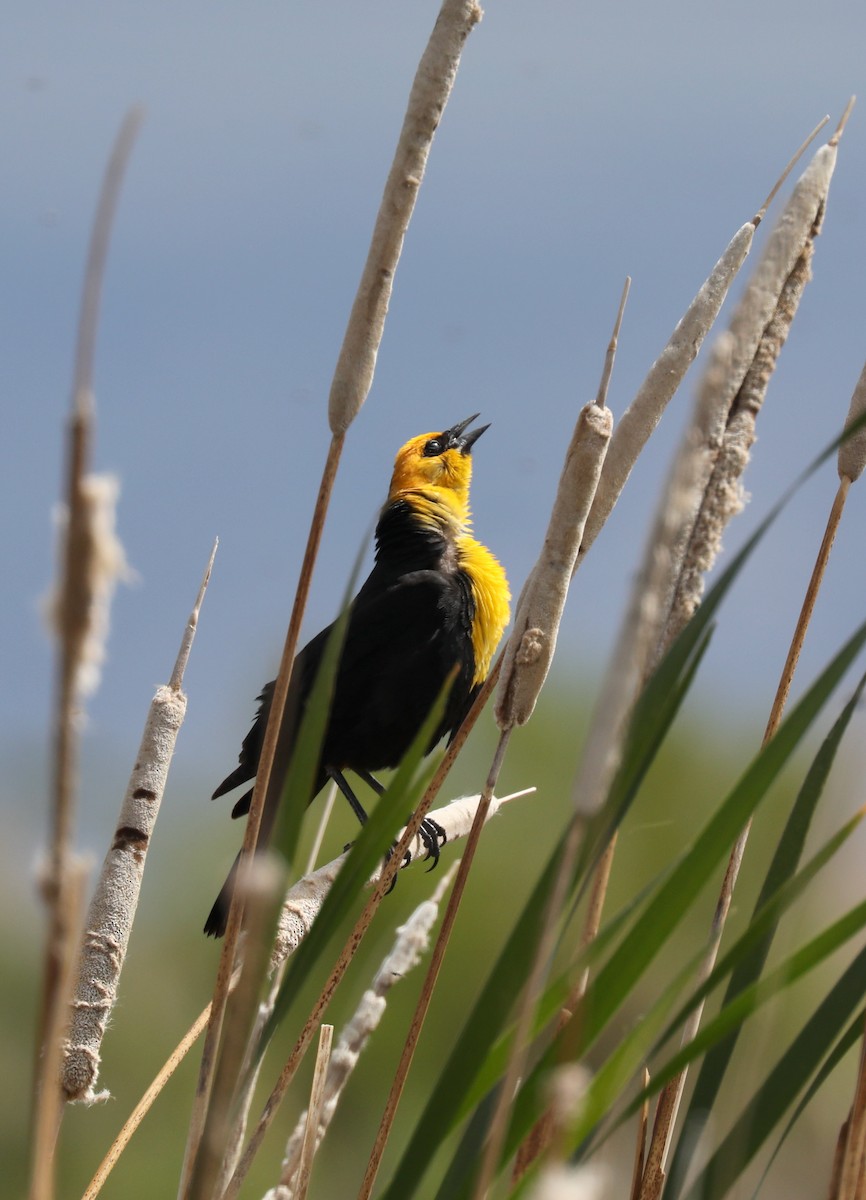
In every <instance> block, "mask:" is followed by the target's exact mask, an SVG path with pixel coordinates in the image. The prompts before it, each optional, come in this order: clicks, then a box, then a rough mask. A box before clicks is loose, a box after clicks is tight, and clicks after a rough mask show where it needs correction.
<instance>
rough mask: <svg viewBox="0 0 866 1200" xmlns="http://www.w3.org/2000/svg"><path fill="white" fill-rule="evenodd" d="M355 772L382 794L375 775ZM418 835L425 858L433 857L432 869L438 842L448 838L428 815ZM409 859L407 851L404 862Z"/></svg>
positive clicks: (437, 852) (378, 793) (437, 860)
mask: <svg viewBox="0 0 866 1200" xmlns="http://www.w3.org/2000/svg"><path fill="white" fill-rule="evenodd" d="M355 774H356V775H357V776H358V778H359V779H361V780H363V782H364V783H366V784H367V786H368V787H371V788H372V789H373V791H374V792H376V793H377V795H379V796H381V795H382V793H383V792H384V790H385V785H384V784H382V783H380V782H379V780H378V779H377V778H376V777H375V775H371V774H370V772H369V771H359V770H356V771H355ZM418 836H419V837H420V838H421V841H422V842H423V843H424V849H425V850H426V851H427V853H426V854H425V855H424V857H425V859H427V858H432V859H433V862H432V863H431V865H430V870H431V871H432V870H433V868H434V867H435V866H436V864H437V863H438V862H439V847H440V843H441V845H443V846H444V845H445V843H446V842H447V840H448V835H447V834H446V832H445V830H444V829H443V828H442V826H441V825H440V824H439V822H438V821H434V820H432V819H431V818H430V817H425V818H424V820H423V821H422V822H421V825H420V826H419V828H418ZM409 861H410V856H409V853H408V851H407V853H406V862H407V863H408V862H409Z"/></svg>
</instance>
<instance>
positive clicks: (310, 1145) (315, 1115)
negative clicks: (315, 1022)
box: [276, 1025, 334, 1200]
mask: <svg viewBox="0 0 866 1200" xmlns="http://www.w3.org/2000/svg"><path fill="white" fill-rule="evenodd" d="M333 1039H334V1026H333V1025H323V1026H322V1028H321V1031H320V1033H319V1049H318V1051H317V1053H316V1065H315V1068H314V1070H313V1083H312V1087H311V1088H310V1103H309V1107H308V1108H307V1115H306V1121H305V1122H304V1130H303V1137H302V1139H301V1153H300V1158H299V1161H298V1165H297V1171H296V1175H297V1179H296V1182H295V1186H294V1190H291V1189H289V1191H288V1195H289V1196H294V1198H295V1200H307V1192H308V1191H309V1188H310V1176H311V1174H312V1169H313V1155H314V1154H315V1152H316V1145H317V1135H318V1131H319V1126H320V1123H321V1118H322V1106H323V1105H324V1102H325V1080H326V1079H327V1076H328V1068H329V1066H330V1063H331V1043H332V1042H333ZM284 1167H285V1164H284ZM285 1175H286V1172H285V1169H284V1171H283V1176H282V1177H281V1179H280V1184H283V1183H284V1182H285V1183H287V1184H288V1183H290V1179H285ZM281 1190H282V1189H281V1188H277V1189H276V1195H279V1193H280V1191H281Z"/></svg>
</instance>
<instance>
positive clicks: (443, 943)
mask: <svg viewBox="0 0 866 1200" xmlns="http://www.w3.org/2000/svg"><path fill="white" fill-rule="evenodd" d="M498 751H499V747H497V753H498ZM502 753H503V754H504V748H503V749H502ZM494 766H495V760H494ZM496 774H497V776H498V769H497V770H496ZM490 775H491V776H492V775H493V768H491V772H490ZM488 784H490V777H488ZM495 786H496V784H495V780H494V782H493V783H492V784H490V797H489V800H488V811H487V812H485V814H484V818H483V819H484V820H486V819H487V816H488V814H489V813H490V812H492V811H494V806H495V805H496V801H495V799H494V797H493V788H494V787H495ZM483 798H484V794H483V793H482V795H481V796H479V797H478V809H477V810H476V815H475V817H474V819H473V821H472V824H471V827H470V830H469V843H470V844H469V845H468V846H467V850H466V854H467V855H469V856H470V858H474V855H475V850H476V848H477V845H478V840H479V838H480V836H481V825H482V823H483V822H481V821H479V819H478V812H479V811H480V810H481V805H482V801H483ZM437 819H438V817H437ZM465 857H466V855H464V858H465ZM457 870H458V874H457V880H456V882H455V885H454V891H453V892H452V893H451V898H450V900H449V902H448V907H447V908H446V911H445V916H444V918H443V920H442V926H441V928H440V930H439V936H438V938H437V939H436V945H435V946H434V948H433V954H432V955H431V958H430V965H429V967H428V968H427V974H426V976H425V978H424V984H423V986H422V988H421V994H420V996H419V997H418V1003H417V1004H416V1006H415V1011H414V1013H413V1014H412V1022H411V1024H410V1026H409V1030H408V1033H407V1034H406V1041H405V1042H404V1044H403V1050H402V1052H401V1054H400V1061H399V1063H398V1064H397V1069H396V1071H395V1072H394V1078H393V1080H392V1082H391V1088H390V1091H389V1092H388V1098H387V1100H386V1101H385V1108H384V1110H383V1112H382V1119H381V1120H380V1122H379V1129H378V1131H377V1133H376V1138H375V1141H374V1142H373V1148H372V1150H371V1151H370V1158H369V1160H368V1162H367V1169H366V1170H365V1172H364V1178H363V1180H362V1181H361V1187H360V1190H359V1192H358V1200H369V1196H370V1195H371V1193H372V1191H373V1187H374V1185H375V1183H376V1176H377V1175H378V1173H379V1167H380V1166H381V1164H382V1157H383V1155H384V1153H385V1147H386V1146H387V1144H388V1138H389V1137H390V1135H391V1129H392V1127H393V1124H394V1118H395V1116H396V1113H397V1106H398V1105H399V1103H400V1098H401V1097H402V1095H403V1089H404V1087H405V1085H406V1079H407V1077H408V1074H409V1068H410V1067H411V1065H412V1060H413V1058H414V1056H415V1048H416V1046H417V1045H418V1039H419V1037H420V1036H421V1030H422V1029H423V1027H424V1021H425V1020H426V1017H427V1012H428V1010H429V1008H430V1000H431V998H432V995H433V989H434V988H435V986H436V981H437V980H438V978H439V971H440V968H441V966H442V960H443V958H444V957H445V951H446V949H447V948H448V943H449V941H450V939H451V933H452V930H453V928H454V922H455V920H456V919H457V911H458V908H459V906H460V900H461V898H462V895H463V891H464V889H465V886H466V879H467V876H468V872H469V868H468V867H466V868H465V869H464V867H463V863H462V861H461V862H460V863H459V865H458V867H457Z"/></svg>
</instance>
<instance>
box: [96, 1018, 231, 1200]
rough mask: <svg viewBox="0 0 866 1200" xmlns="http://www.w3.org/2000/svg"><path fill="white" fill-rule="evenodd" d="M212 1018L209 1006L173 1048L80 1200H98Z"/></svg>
mask: <svg viewBox="0 0 866 1200" xmlns="http://www.w3.org/2000/svg"><path fill="white" fill-rule="evenodd" d="M209 1016H210V1004H208V1005H207V1007H206V1008H205V1009H204V1010H203V1011H202V1012H201V1013H199V1015H198V1017H197V1018H196V1020H195V1021H194V1023H193V1024H192V1025H191V1026H190V1028H189V1029H188V1030H187V1032H186V1033H185V1034H184V1036H183V1038H182V1039H181V1041H180V1042H179V1043H178V1045H177V1046H176V1047H175V1048H174V1050H172V1052H171V1054H170V1055H169V1057H168V1059H167V1060H166V1062H165V1063H164V1064H163V1066H162V1068H161V1069H160V1071H159V1072H158V1074H157V1075H156V1076H155V1077H154V1079H153V1082H152V1083H151V1084H150V1085H149V1086H148V1088H147V1091H146V1092H145V1093H144V1095H143V1096H142V1098H141V1099H140V1100H139V1102H138V1104H137V1105H136V1106H135V1108H134V1109H133V1110H132V1112H131V1113H130V1114H129V1116H128V1117H127V1119H126V1121H125V1122H124V1124H123V1127H122V1128H121V1130H120V1132H119V1133H118V1135H117V1137H116V1138H115V1139H114V1141H113V1142H112V1144H111V1146H110V1147H109V1150H108V1153H107V1154H106V1155H105V1157H104V1158H103V1160H102V1162H101V1163H100V1164H99V1167H98V1168H97V1170H96V1174H95V1175H94V1176H93V1178H92V1179H91V1181H90V1183H89V1184H88V1185H87V1189H86V1191H85V1192H84V1195H83V1196H82V1198H81V1200H96V1197H97V1196H98V1195H99V1193H100V1192H101V1191H102V1188H103V1185H104V1184H105V1181H106V1180H107V1179H108V1176H109V1175H110V1174H111V1172H112V1170H113V1169H114V1167H115V1166H116V1165H117V1162H118V1159H119V1158H120V1156H121V1154H122V1153H123V1152H124V1150H125V1149H126V1147H127V1146H128V1145H129V1143H130V1141H131V1140H132V1135H133V1134H134V1133H135V1131H136V1130H137V1129H138V1127H139V1125H140V1124H141V1122H142V1121H143V1120H144V1118H145V1117H146V1116H147V1114H148V1113H149V1112H150V1110H151V1108H152V1107H153V1104H154V1102H155V1101H156V1099H157V1098H158V1097H159V1096H160V1095H161V1093H162V1090H163V1088H164V1087H165V1085H166V1084H167V1083H168V1081H169V1079H171V1077H172V1075H173V1074H174V1073H175V1071H176V1070H177V1068H178V1067H179V1066H180V1064H181V1063H182V1062H183V1060H184V1059H185V1058H186V1056H187V1054H188V1053H189V1051H190V1050H191V1049H192V1047H193V1046H194V1045H195V1043H196V1042H197V1041H198V1039H199V1037H200V1036H201V1035H202V1033H203V1032H204V1029H205V1027H206V1025H207V1022H208V1017H209Z"/></svg>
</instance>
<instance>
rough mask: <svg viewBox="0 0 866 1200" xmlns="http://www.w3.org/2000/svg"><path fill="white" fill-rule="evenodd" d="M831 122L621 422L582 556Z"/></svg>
mask: <svg viewBox="0 0 866 1200" xmlns="http://www.w3.org/2000/svg"><path fill="white" fill-rule="evenodd" d="M826 121H827V118H826V117H825V118H824V120H823V121H821V122H820V124H819V125H818V126H817V127H816V128H815V129H814V130H813V131H812V133H811V134H810V135H809V137H808V138H807V139H806V140H805V142H804V143H803V144H802V146H801V147H800V148H799V150H798V151H797V153H796V154H795V155H794V157H793V158H792V159H791V161H790V162H789V163H788V165H787V167H786V168H785V170H784V171H783V172H782V175H781V176H780V178H779V179H778V180H777V181H776V183H775V184H774V185H773V188H772V190H771V192H770V194H769V195H768V197H767V199H766V200H765V201H764V203H763V205H762V206H761V208H760V210H759V211H758V212H757V213H756V214H755V216H754V217H752V219H751V221H747V222H746V224H745V225H743V226H742V227H741V228H740V229H738V230H737V232H736V233H735V234H734V236H733V238H732V239H731V241H730V243H729V244H728V246H727V248H726V249H725V251H724V253H723V254H722V256H721V258H720V259H719V261H718V262H717V263H716V265H715V267H714V268H713V270H712V271H711V272H710V274H709V276H708V278H707V280H706V282H705V283H704V284H703V285H702V286H701V288H700V290H699V291H698V293H697V295H696V296H695V298H694V300H692V302H691V304H690V305H689V307H688V308H687V309H686V312H685V314H684V315H683V317H682V319H681V320H680V322H679V324H678V325H677V327H676V329H675V330H674V331H673V333H672V334H671V336H670V339H669V341H668V344H667V345H666V346H665V348H664V350H663V351H662V352H661V354H660V355H659V357H658V358H657V359H656V361H655V362H654V363H653V365H652V366H651V367H650V370H649V372H648V374H647V376H646V379H644V381H643V383H642V384H641V386H640V388H639V389H638V392H637V395H636V396H635V398H634V400H633V401H632V402H631V404H630V405H629V407H628V408H627V409H626V411H625V412H624V413H623V415H622V416H621V417H620V419H619V422H618V423H617V427H616V430H615V432H614V435H613V438H612V439H611V444H610V449H609V450H608V454H607V458H606V459H605V464H604V470H603V471H602V475H601V479H600V480H599V485H598V490H597V492H596V497H595V501H594V502H593V506H592V510H591V512H590V514H589V518H588V520H587V523H586V530H585V531H584V538H583V545H582V546H581V550H580V552H581V554H585V553H586V551H587V550H588V549H589V547H590V546H591V545H592V543H593V542H594V541H595V539H596V537H597V536H598V533H599V531H600V529H601V527H602V525H604V523H605V521H606V520H607V518H608V517H609V516H610V514H611V512H612V510H613V507H614V505H615V504H616V502H617V500H618V499H619V496H620V493H621V492H622V489H623V487H624V486H625V483H626V480H627V479H628V477H629V475H630V474H631V470H632V467H633V466H634V464H635V463H636V462H637V459H638V456H639V454H640V452H641V450H643V448H644V446H645V445H646V443H647V441H648V439H649V437H650V435H651V434H652V433H653V431H654V430H655V428H656V426H657V425H658V423H659V420H660V419H661V416H662V413H663V412H664V410H665V408H666V407H667V405H668V403H669V401H670V400H671V398H672V397H673V395H674V394H675V392H676V391H677V389H678V388H679V386H680V384H681V383H682V381H683V378H684V376H685V373H686V371H687V370H688V368H689V367H690V366H691V364H692V363H693V362H694V360H695V358H696V356H697V353H698V351H699V350H700V348H701V346H702V345H703V341H704V338H705V337H706V335H707V333H708V332H709V331H710V329H711V328H712V326H713V323H714V321H715V319H716V317H717V316H718V315H719V310H720V308H721V307H722V303H723V302H724V299H725V297H726V296H727V294H728V290H729V288H730V286H731V284H732V283H733V281H734V279H735V278H736V276H737V273H738V271H739V270H740V267H741V266H742V265H743V262H744V261H745V259H746V255H747V254H748V253H749V250H750V249H751V245H752V239H753V237H754V235H755V230H756V229H757V227H758V225H759V224H760V222H761V220H762V219H763V217H764V214H765V213H766V210H767V208H768V206H769V204H770V202H771V200H772V199H773V197H774V196H775V195H776V193H777V192H778V190H779V188H780V187H781V186H782V184H783V183H784V181H785V179H786V178H787V176H788V174H789V172H790V171H791V170H792V169H793V167H794V165H795V163H796V162H797V160H798V158H799V157H800V155H801V154H802V153H803V151H804V150H805V149H806V147H807V146H808V145H809V143H810V142H811V141H812V139H813V138H814V137H815V136H816V134H817V133H818V132H819V130H820V129H822V128H823V126H824V125H825V124H826Z"/></svg>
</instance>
